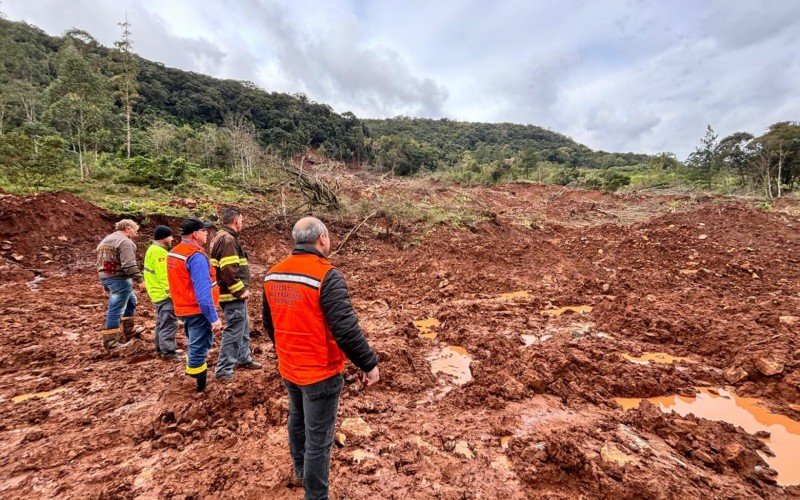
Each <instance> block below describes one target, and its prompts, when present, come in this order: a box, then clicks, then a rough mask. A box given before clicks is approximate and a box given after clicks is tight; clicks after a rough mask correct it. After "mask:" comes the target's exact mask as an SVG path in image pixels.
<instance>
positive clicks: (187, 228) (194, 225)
mask: <svg viewBox="0 0 800 500" xmlns="http://www.w3.org/2000/svg"><path fill="white" fill-rule="evenodd" d="M209 227H214V223H213V222H208V221H201V220H200V219H198V218H197V217H189V218H188V219H186V220H184V221H183V222H181V235H182V236H189V235H190V234H192V233H193V232H195V231H200V230H201V229H207V228H209Z"/></svg>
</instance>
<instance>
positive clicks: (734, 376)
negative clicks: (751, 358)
mask: <svg viewBox="0 0 800 500" xmlns="http://www.w3.org/2000/svg"><path fill="white" fill-rule="evenodd" d="M722 375H723V376H724V377H725V380H726V381H727V382H728V383H729V384H736V383H738V382H741V381H742V380H744V379H746V378H747V375H748V373H747V372H746V371H745V370H744V369H743V368H742V367H741V366H731V367H730V368H728V369H727V370H725V373H723V374H722Z"/></svg>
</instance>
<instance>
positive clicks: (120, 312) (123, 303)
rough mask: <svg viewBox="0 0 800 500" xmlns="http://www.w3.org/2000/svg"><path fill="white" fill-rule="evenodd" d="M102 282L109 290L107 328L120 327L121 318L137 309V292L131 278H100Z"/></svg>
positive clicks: (130, 314)
mask: <svg viewBox="0 0 800 500" xmlns="http://www.w3.org/2000/svg"><path fill="white" fill-rule="evenodd" d="M100 283H102V284H103V287H104V288H105V289H106V290H108V292H109V295H108V312H107V313H106V329H109V328H117V327H119V323H120V318H122V317H126V318H127V317H129V316H133V313H134V311H136V304H137V303H138V301H137V300H136V294H134V293H133V282H132V281H131V280H130V279H129V278H100Z"/></svg>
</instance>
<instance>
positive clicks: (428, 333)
mask: <svg viewBox="0 0 800 500" xmlns="http://www.w3.org/2000/svg"><path fill="white" fill-rule="evenodd" d="M439 325H440V323H439V320H438V319H436V318H426V319H418V320H416V321H414V326H416V327H417V330H419V336H420V337H422V338H423V339H430V340H433V339H435V338H436V332H434V331H433V330H432V328H434V327H438V326H439Z"/></svg>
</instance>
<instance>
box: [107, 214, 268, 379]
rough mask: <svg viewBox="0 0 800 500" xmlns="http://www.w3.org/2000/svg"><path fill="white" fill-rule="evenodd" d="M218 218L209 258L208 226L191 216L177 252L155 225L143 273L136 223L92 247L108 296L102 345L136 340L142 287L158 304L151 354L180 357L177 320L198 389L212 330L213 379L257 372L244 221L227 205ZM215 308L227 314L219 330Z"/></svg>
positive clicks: (121, 225) (124, 223) (122, 225)
mask: <svg viewBox="0 0 800 500" xmlns="http://www.w3.org/2000/svg"><path fill="white" fill-rule="evenodd" d="M220 220H221V222H222V228H220V230H219V231H217V233H216V235H215V236H214V239H213V240H212V242H211V245H210V251H209V254H206V252H205V244H206V242H207V239H208V229H209V228H210V227H213V224H211V223H207V222H203V221H201V220H200V219H198V218H196V217H190V218H188V219H186V220H184V221H183V222H182V223H181V226H180V234H181V241H180V242H179V243H178V244H177V245H175V246H174V247H172V244H173V241H174V237H173V234H172V230H171V229H170V228H169V227H167V226H156V228H155V229H154V231H153V243H152V245H150V247H149V248H148V249H147V252H146V253H145V257H144V266H143V271H144V272H141V271H140V270H139V266H138V263H137V261H136V244H135V243H134V241H133V238H134V237H135V236H136V235H137V234H138V231H139V225H138V224H136V222H134V221H132V220H130V219H123V220H121V221H119V222H117V224H116V226H115V229H116V231H115V232H113V233H111V234H110V235H108V236H106V237H105V238H104V239H103V241H101V242H100V244H99V245H98V247H97V271H98V273H99V275H100V282H101V283H102V285H103V287H104V288H105V290H106V292H107V293H108V294H109V304H108V312H107V313H106V321H105V328H104V329H103V332H102V338H103V345H104V346H105V348H106V349H114V348H115V347H117V346H119V344H121V343H126V342H128V341H130V340H131V339H132V338H134V337H135V336H140V335H139V334H137V333H136V332H137V330H136V329H135V328H134V313H135V311H136V305H137V303H138V301H137V298H136V293H135V291H134V283H140V284H143V285H144V287H145V289H146V290H147V294H148V295H149V296H150V300H151V301H152V302H153V305H154V306H155V313H156V325H155V334H154V339H155V350H156V353H157V354H158V355H159V356H161V357H163V358H166V359H174V360H178V361H181V360H183V356H182V355H181V354H182V351H180V350H179V349H177V347H176V344H175V335H176V333H177V332H178V329H179V320H178V318H180V319H181V321H182V322H183V325H184V329H185V331H186V334H187V336H188V338H189V349H188V354H187V363H186V373H187V374H189V375H191V376H192V377H194V378H196V379H197V390H198V391H203V390H205V387H206V383H207V369H206V368H207V365H206V356H207V354H208V350H209V349H210V348H211V344H212V343H213V334H214V333H219V332H220V331H221V332H222V339H221V341H220V348H219V356H218V357H217V366H216V371H215V377H216V378H217V380H231V379H232V378H233V370H234V367H236V366H240V367H244V368H251V369H258V368H261V363H259V362H257V361H255V360H254V359H253V356H252V352H251V350H250V322H249V318H248V315H247V299H248V298H249V297H250V290H249V288H248V285H249V283H250V272H249V267H248V262H247V253H246V252H245V250H244V247H243V246H242V244H241V243H240V242H239V231H241V229H242V225H243V223H244V217H243V216H242V214H241V212H240V211H239V210H238V209H236V208H233V207H228V208H225V209H223V210H222V211H221V212H220ZM217 306H219V308H220V309H222V313H223V315H224V317H225V325H224V328H223V323H222V320H221V319H220V317H219V315H218V314H217Z"/></svg>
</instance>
